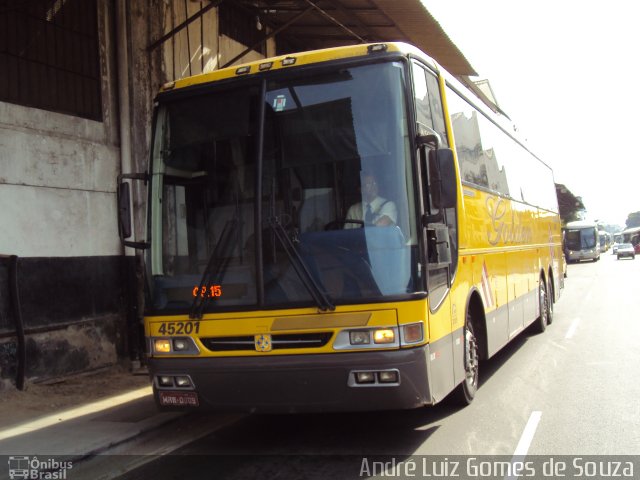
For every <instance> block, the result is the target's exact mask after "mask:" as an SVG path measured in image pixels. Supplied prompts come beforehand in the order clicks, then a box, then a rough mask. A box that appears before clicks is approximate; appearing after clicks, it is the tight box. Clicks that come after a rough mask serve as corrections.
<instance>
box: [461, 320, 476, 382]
mask: <svg viewBox="0 0 640 480" xmlns="http://www.w3.org/2000/svg"><path fill="white" fill-rule="evenodd" d="M464 347H465V348H464V365H465V382H466V384H467V388H468V389H469V390H471V391H474V390H475V389H476V388H477V386H478V342H477V341H476V336H475V335H474V333H473V330H472V329H471V327H470V326H467V327H466V328H465V329H464Z"/></svg>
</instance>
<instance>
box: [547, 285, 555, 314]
mask: <svg viewBox="0 0 640 480" xmlns="http://www.w3.org/2000/svg"><path fill="white" fill-rule="evenodd" d="M554 299H555V292H554V289H553V281H551V279H550V280H549V294H548V295H547V325H551V324H552V323H553V304H554Z"/></svg>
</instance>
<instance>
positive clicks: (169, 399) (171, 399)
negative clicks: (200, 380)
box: [159, 392, 200, 407]
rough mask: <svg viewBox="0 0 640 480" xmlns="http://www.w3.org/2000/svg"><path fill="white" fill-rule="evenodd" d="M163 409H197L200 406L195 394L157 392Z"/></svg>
mask: <svg viewBox="0 0 640 480" xmlns="http://www.w3.org/2000/svg"><path fill="white" fill-rule="evenodd" d="M159 398H160V405H162V406H163V407H197V406H198V405H200V402H199V401H198V394H197V393H196V392H159Z"/></svg>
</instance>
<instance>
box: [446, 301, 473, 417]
mask: <svg viewBox="0 0 640 480" xmlns="http://www.w3.org/2000/svg"><path fill="white" fill-rule="evenodd" d="M463 335H464V380H462V383H461V384H460V385H458V386H457V387H456V389H455V390H454V393H453V397H452V400H453V402H454V403H455V404H457V405H461V406H467V405H469V404H470V403H471V402H472V401H473V397H475V395H476V391H477V390H478V373H479V363H480V362H479V360H480V359H479V355H478V339H477V337H476V335H475V333H474V330H473V323H472V321H471V314H470V313H467V318H466V321H465V325H464V330H463Z"/></svg>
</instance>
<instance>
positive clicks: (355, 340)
mask: <svg viewBox="0 0 640 480" xmlns="http://www.w3.org/2000/svg"><path fill="white" fill-rule="evenodd" d="M349 343H351V345H368V344H370V343H371V333H369V331H367V330H354V331H352V332H349Z"/></svg>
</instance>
